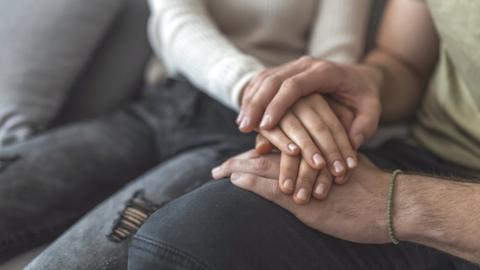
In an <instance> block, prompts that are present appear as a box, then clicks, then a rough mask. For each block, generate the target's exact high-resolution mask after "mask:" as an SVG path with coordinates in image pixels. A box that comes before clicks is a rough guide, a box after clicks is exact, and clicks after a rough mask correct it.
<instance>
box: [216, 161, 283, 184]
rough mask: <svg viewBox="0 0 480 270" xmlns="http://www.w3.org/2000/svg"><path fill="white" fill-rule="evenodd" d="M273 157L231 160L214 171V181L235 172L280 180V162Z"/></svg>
mask: <svg viewBox="0 0 480 270" xmlns="http://www.w3.org/2000/svg"><path fill="white" fill-rule="evenodd" d="M271 157H272V156H260V157H257V158H251V159H229V160H227V161H225V162H224V163H223V164H222V165H221V166H220V167H217V168H215V169H214V170H212V176H213V178H214V179H222V178H225V177H228V176H230V175H231V174H232V173H235V172H243V173H252V174H257V175H260V176H265V177H269V178H274V179H278V174H279V170H280V164H279V160H278V159H276V160H273V159H272V158H271Z"/></svg>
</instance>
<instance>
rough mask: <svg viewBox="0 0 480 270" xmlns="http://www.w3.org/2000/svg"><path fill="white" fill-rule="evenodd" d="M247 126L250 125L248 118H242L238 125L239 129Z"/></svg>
mask: <svg viewBox="0 0 480 270" xmlns="http://www.w3.org/2000/svg"><path fill="white" fill-rule="evenodd" d="M248 124H250V117H248V116H245V117H243V119H242V122H241V123H240V128H241V129H243V128H245V127H247V126H248Z"/></svg>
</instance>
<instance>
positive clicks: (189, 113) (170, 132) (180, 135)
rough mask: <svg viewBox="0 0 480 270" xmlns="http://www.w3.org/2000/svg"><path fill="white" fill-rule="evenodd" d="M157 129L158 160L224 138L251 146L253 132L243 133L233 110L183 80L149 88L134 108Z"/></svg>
mask: <svg viewBox="0 0 480 270" xmlns="http://www.w3.org/2000/svg"><path fill="white" fill-rule="evenodd" d="M136 109H137V110H138V111H139V112H140V114H141V115H142V116H143V118H144V119H145V120H146V121H147V122H148V123H149V125H150V126H152V128H153V129H154V130H155V132H156V138H157V146H158V153H159V155H160V158H161V159H165V158H169V157H171V156H174V155H175V154H177V153H180V152H183V151H188V150H191V149H194V148H197V147H204V146H206V145H213V144H217V143H221V142H225V141H231V142H232V141H233V142H236V143H238V144H243V145H249V146H252V145H253V142H254V137H253V134H242V133H241V132H239V130H238V127H237V125H236V124H235V117H236V113H235V112H234V111H233V110H231V109H229V108H227V107H225V106H223V105H222V104H220V103H219V102H218V101H216V100H214V99H212V98H211V97H209V96H208V95H206V94H204V93H203V92H202V91H201V90H200V89H198V88H196V87H195V86H193V85H192V84H191V83H189V82H188V81H186V80H174V79H169V80H166V81H165V82H164V83H162V84H161V85H159V86H156V87H153V88H148V89H147V90H146V94H145V97H144V98H143V101H142V103H141V106H137V108H136Z"/></svg>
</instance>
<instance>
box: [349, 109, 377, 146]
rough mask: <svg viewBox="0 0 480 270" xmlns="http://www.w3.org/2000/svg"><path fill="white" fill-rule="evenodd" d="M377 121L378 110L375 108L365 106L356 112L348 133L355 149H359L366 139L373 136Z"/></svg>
mask: <svg viewBox="0 0 480 270" xmlns="http://www.w3.org/2000/svg"><path fill="white" fill-rule="evenodd" d="M379 119H380V110H379V109H377V108H376V106H373V107H367V106H365V107H364V108H363V109H361V110H358V111H357V114H356V115H355V118H354V119H353V122H352V126H351V128H350V131H349V136H350V140H352V142H353V145H354V147H355V148H356V149H358V148H360V146H362V145H363V144H364V143H365V142H366V140H367V139H368V138H370V137H371V136H373V134H375V132H376V131H377V128H378V122H379Z"/></svg>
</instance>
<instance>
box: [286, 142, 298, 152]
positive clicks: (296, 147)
mask: <svg viewBox="0 0 480 270" xmlns="http://www.w3.org/2000/svg"><path fill="white" fill-rule="evenodd" d="M287 147H288V149H289V150H290V151H292V152H295V151H297V149H298V146H296V145H295V144H293V143H289V144H288V145H287Z"/></svg>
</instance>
